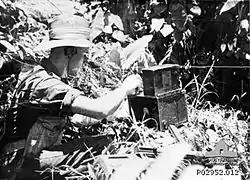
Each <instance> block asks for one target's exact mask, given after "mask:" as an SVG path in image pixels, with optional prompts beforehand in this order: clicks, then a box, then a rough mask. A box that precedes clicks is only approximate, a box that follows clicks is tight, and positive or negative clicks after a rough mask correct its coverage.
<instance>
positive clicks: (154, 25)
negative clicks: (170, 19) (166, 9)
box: [151, 18, 165, 32]
mask: <svg viewBox="0 0 250 180" xmlns="http://www.w3.org/2000/svg"><path fill="white" fill-rule="evenodd" d="M164 23H165V19H164V18H161V19H157V18H152V21H151V31H154V30H155V31H156V32H157V31H160V29H161V27H162V26H163V24H164Z"/></svg>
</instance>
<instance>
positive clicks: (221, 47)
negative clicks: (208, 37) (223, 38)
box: [220, 43, 227, 53]
mask: <svg viewBox="0 0 250 180" xmlns="http://www.w3.org/2000/svg"><path fill="white" fill-rule="evenodd" d="M226 47H227V45H226V44H224V43H223V44H221V45H220V49H221V52H222V53H223V52H224V51H225V50H226Z"/></svg>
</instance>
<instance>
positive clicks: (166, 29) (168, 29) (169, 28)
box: [160, 24, 174, 37]
mask: <svg viewBox="0 0 250 180" xmlns="http://www.w3.org/2000/svg"><path fill="white" fill-rule="evenodd" d="M160 32H161V34H162V35H163V37H166V36H168V35H169V34H171V33H172V32H174V29H173V28H172V26H171V25H169V24H164V26H163V27H162V28H161V30H160Z"/></svg>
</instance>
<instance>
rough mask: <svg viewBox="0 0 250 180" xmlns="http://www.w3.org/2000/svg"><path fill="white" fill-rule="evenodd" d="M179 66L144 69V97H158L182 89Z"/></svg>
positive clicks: (170, 65) (166, 65)
mask: <svg viewBox="0 0 250 180" xmlns="http://www.w3.org/2000/svg"><path fill="white" fill-rule="evenodd" d="M178 67H179V65H177V64H164V65H161V66H152V67H149V68H147V69H142V79H143V90H144V95H149V96H157V95H159V94H162V93H166V92H168V91H172V90H175V89H179V88H180V83H179V68H178Z"/></svg>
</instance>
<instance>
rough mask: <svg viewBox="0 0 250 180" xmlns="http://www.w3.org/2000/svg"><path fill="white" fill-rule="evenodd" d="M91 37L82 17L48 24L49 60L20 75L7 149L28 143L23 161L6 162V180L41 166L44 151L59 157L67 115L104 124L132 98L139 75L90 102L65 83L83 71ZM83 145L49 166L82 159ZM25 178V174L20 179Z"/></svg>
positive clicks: (61, 18)
mask: <svg viewBox="0 0 250 180" xmlns="http://www.w3.org/2000/svg"><path fill="white" fill-rule="evenodd" d="M89 34H90V29H89V24H88V21H87V20H85V19H84V18H83V17H80V16H76V15H72V16H70V15H67V16H65V15H60V16H58V17H57V18H55V20H54V21H53V22H51V24H50V39H49V41H48V42H46V43H42V45H41V46H40V48H46V49H51V53H50V57H49V58H48V59H44V60H42V62H41V65H36V66H32V67H29V68H26V70H23V71H22V72H21V73H20V75H19V79H18V83H17V88H16V92H15V94H14V96H15V104H16V106H13V107H12V109H13V114H14V115H13V114H12V118H13V119H14V120H13V121H14V122H13V123H10V122H9V123H8V124H7V126H8V128H7V131H6V134H5V142H6V143H5V146H7V147H9V146H8V144H10V143H14V144H15V143H16V142H19V141H20V140H22V139H25V141H24V142H25V143H24V147H23V151H22V154H21V157H22V158H21V159H18V160H16V159H14V160H9V161H8V162H4V163H3V164H4V165H6V166H5V167H2V168H1V169H2V170H1V174H2V176H5V178H8V179H14V178H15V174H17V175H18V174H22V173H20V172H26V170H25V169H27V167H29V166H30V165H29V160H34V159H36V160H37V159H38V164H39V163H40V164H39V165H41V161H42V160H43V159H42V157H41V155H42V154H43V150H51V149H54V150H57V152H58V150H59V149H60V148H59V149H58V148H57V147H62V146H63V144H60V140H61V139H60V137H61V135H62V133H63V130H64V129H65V128H66V127H67V126H68V124H69V123H70V122H69V118H68V116H72V115H74V114H80V115H85V116H88V117H91V118H94V119H96V121H97V122H98V121H101V120H102V119H103V118H106V117H107V116H108V115H110V114H112V113H114V112H115V111H116V110H117V108H118V107H119V105H120V104H121V103H122V102H123V100H124V99H125V98H126V96H127V95H131V94H134V93H135V91H136V89H138V88H139V87H141V85H142V81H141V78H140V76H137V75H132V76H129V77H127V78H126V79H125V80H124V82H123V83H122V84H121V86H120V87H119V88H117V89H115V90H114V91H110V92H109V93H107V94H106V95H105V96H103V97H100V98H96V99H90V98H88V97H85V96H84V95H83V93H82V92H81V91H79V90H77V89H74V88H72V87H71V86H69V85H68V84H67V83H66V82H65V81H62V79H65V78H67V77H68V76H75V75H77V73H78V72H79V69H80V68H81V67H82V63H83V62H84V61H85V57H86V56H85V53H86V52H87V51H88V48H89V47H90V46H91V42H90V41H89ZM82 123H84V122H82ZM11 128H13V129H11ZM86 143H87V142H86ZM83 144H84V141H82V140H80V141H78V143H72V144H71V145H68V146H67V144H66V146H67V148H65V149H67V152H63V153H64V155H62V156H61V158H59V159H58V158H57V159H54V160H52V161H51V162H53V165H58V164H59V163H60V162H62V161H64V162H65V159H66V158H69V157H70V155H72V156H73V155H75V156H77V155H79V154H76V152H77V153H79V151H81V150H82V146H83ZM96 144H98V143H96ZM85 145H86V144H85ZM99 145H100V144H99ZM76 146H77V147H76ZM103 146H104V144H103ZM7 149H8V148H7ZM61 149H63V148H61ZM65 149H64V150H65ZM3 151H6V148H5V150H3ZM5 153H7V152H5ZM56 156H57V157H58V154H56ZM52 159H53V158H52ZM35 167H37V166H35V165H34V164H33V165H32V167H29V168H30V169H35ZM28 172H29V171H28ZM22 176H23V174H22V175H20V177H19V178H20V179H21V178H22ZM25 176H26V178H27V176H28V177H29V178H28V179H31V177H30V175H29V174H28V175H27V174H25V175H24V176H23V178H25ZM0 179H1V177H0Z"/></svg>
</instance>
